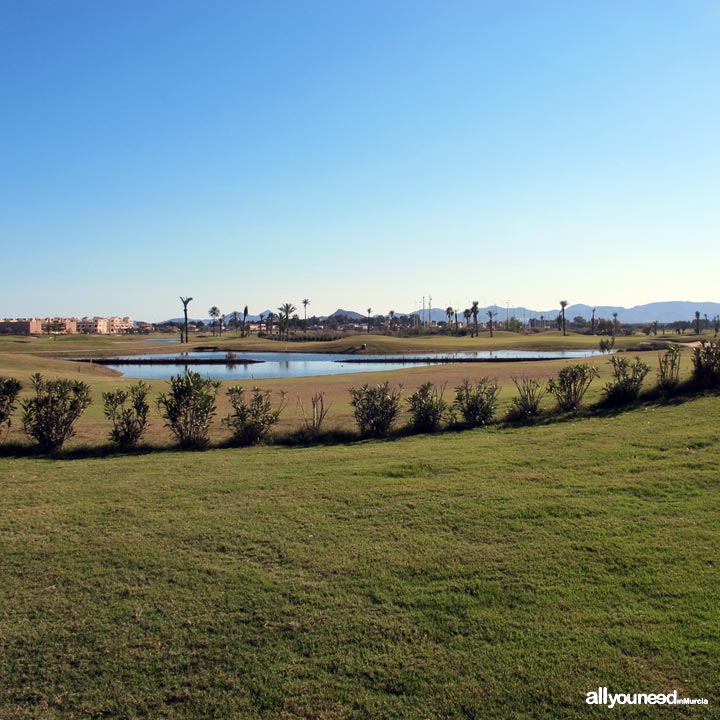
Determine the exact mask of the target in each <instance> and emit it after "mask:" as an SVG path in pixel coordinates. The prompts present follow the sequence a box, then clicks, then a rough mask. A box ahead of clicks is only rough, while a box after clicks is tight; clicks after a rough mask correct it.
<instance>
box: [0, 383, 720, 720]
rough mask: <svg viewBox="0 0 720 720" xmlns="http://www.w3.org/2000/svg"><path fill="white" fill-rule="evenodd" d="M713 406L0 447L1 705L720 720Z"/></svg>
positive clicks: (719, 449)
mask: <svg viewBox="0 0 720 720" xmlns="http://www.w3.org/2000/svg"><path fill="white" fill-rule="evenodd" d="M719 421H720V400H718V398H717V397H701V398H699V399H695V400H692V401H690V402H686V403H683V404H678V405H672V404H667V405H657V406H648V407H645V408H641V409H637V410H633V411H631V412H627V413H624V414H620V415H616V416H612V417H604V418H592V419H583V420H575V421H568V422H563V423H557V424H553V425H548V426H542V427H531V428H520V429H490V430H478V431H470V432H464V433H447V434H443V435H439V436H433V437H411V438H406V439H403V440H399V441H395V442H367V443H357V444H353V445H350V446H338V447H332V448H328V447H321V448H295V449H290V448H279V447H264V448H251V449H243V450H211V451H207V452H202V453H176V452H165V453H154V454H150V455H142V456H114V457H107V458H99V459H83V460H61V461H58V460H55V461H53V460H44V459H30V458H4V459H0V463H1V464H2V474H1V475H0V553H1V554H0V557H2V563H0V651H1V657H2V663H0V717H1V718H3V720H5V719H6V718H43V719H44V718H50V719H53V718H99V717H113V718H135V717H147V718H160V717H172V718H201V717H202V718H205V717H217V718H251V719H252V718H287V719H292V718H403V719H405V718H410V719H412V718H418V719H419V718H488V719H492V718H498V719H500V718H503V719H504V718H511V717H512V718H547V719H548V720H551V719H553V720H554V719H556V718H578V717H596V716H598V715H602V714H604V713H605V712H608V710H607V709H599V710H598V709H593V708H591V707H590V706H587V705H586V704H585V694H586V693H587V692H588V691H590V690H592V689H594V688H595V687H597V686H598V685H607V686H609V688H610V690H611V692H641V691H647V692H669V691H671V690H673V689H677V690H678V691H679V694H680V695H681V696H683V695H688V696H693V697H707V698H709V700H710V703H711V704H710V705H709V706H708V707H707V708H705V709H700V708H687V709H682V708H677V709H674V710H672V711H669V712H668V713H666V714H667V715H668V717H670V716H672V717H718V716H720V714H719V711H718V709H717V707H718V702H720V694H719V693H718V687H717V677H718V675H719V674H720V663H719V661H718V658H719V657H720V655H719V653H718V649H719V648H720V597H719V595H720V592H719V589H720V572H719V569H718V558H720V536H719V534H718V522H719V521H720V493H719V488H718V476H717V467H718V463H719V462H720V432H719V431H718V427H720V425H719ZM614 712H615V713H616V714H618V716H620V715H619V713H620V712H622V717H624V718H651V717H652V718H654V717H657V716H658V713H659V712H660V711H659V710H658V708H657V707H653V706H638V707H634V708H633V707H628V708H624V709H623V710H622V711H619V710H617V709H616V710H615V711H614Z"/></svg>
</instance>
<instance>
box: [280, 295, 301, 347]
mask: <svg viewBox="0 0 720 720" xmlns="http://www.w3.org/2000/svg"><path fill="white" fill-rule="evenodd" d="M278 310H279V312H280V326H281V327H280V334H281V335H282V325H283V324H284V325H285V339H286V340H289V339H290V315H291V313H294V312H295V310H297V308H296V307H295V306H294V305H293V304H292V303H283V304H282V305H281V306H280V307H279V308H278Z"/></svg>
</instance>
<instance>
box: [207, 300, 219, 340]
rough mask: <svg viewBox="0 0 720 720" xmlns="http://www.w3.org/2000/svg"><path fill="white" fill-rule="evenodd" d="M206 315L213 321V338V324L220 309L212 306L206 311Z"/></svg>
mask: <svg viewBox="0 0 720 720" xmlns="http://www.w3.org/2000/svg"><path fill="white" fill-rule="evenodd" d="M208 315H209V316H210V317H211V318H212V319H213V321H212V332H213V337H215V323H216V322H217V319H218V318H219V317H220V308H219V307H218V306H217V305H213V306H212V307H211V308H210V309H209V310H208Z"/></svg>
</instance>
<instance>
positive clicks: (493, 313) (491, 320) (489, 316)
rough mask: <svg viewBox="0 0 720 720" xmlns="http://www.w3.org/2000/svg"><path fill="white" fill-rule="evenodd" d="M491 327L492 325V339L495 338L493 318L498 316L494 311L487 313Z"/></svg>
mask: <svg viewBox="0 0 720 720" xmlns="http://www.w3.org/2000/svg"><path fill="white" fill-rule="evenodd" d="M487 315H488V320H489V321H490V322H489V325H490V337H492V336H493V318H494V317H495V316H496V315H497V313H496V312H493V311H492V310H488V312H487Z"/></svg>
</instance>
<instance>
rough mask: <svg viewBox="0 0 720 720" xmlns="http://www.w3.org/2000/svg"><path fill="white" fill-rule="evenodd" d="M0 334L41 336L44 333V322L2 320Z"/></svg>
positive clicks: (36, 320)
mask: <svg viewBox="0 0 720 720" xmlns="http://www.w3.org/2000/svg"><path fill="white" fill-rule="evenodd" d="M0 333H3V334H6V335H39V334H40V333H42V321H40V320H38V319H37V318H3V319H2V320H0Z"/></svg>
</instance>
